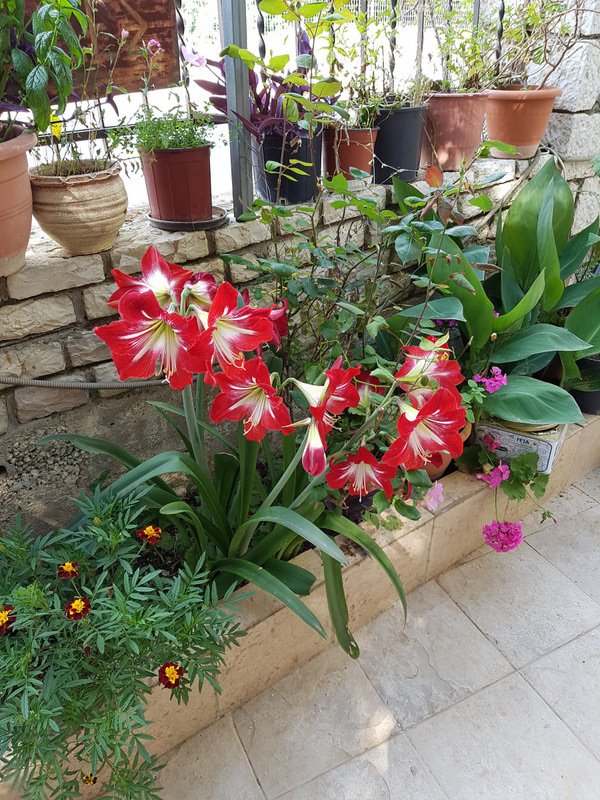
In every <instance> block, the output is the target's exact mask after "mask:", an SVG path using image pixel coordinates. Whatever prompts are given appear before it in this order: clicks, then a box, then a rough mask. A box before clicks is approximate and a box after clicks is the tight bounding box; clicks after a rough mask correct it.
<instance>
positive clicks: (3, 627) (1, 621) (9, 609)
mask: <svg viewBox="0 0 600 800" xmlns="http://www.w3.org/2000/svg"><path fill="white" fill-rule="evenodd" d="M14 610H15V608H14V606H2V608H0V636H3V635H4V634H5V633H8V629H9V628H10V627H11V625H12V624H13V623H14V621H15V614H14Z"/></svg>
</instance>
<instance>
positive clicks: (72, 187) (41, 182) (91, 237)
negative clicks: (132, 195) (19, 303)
mask: <svg viewBox="0 0 600 800" xmlns="http://www.w3.org/2000/svg"><path fill="white" fill-rule="evenodd" d="M92 163H93V162H91V161H90V162H86V161H83V162H82V166H84V168H85V166H86V165H87V164H89V165H90V166H91V165H92ZM40 171H43V167H36V168H34V169H32V170H31V171H30V173H29V175H30V178H31V189H32V192H33V216H34V217H35V218H36V220H37V221H38V223H39V226H40V228H41V229H42V230H43V231H44V233H47V234H48V236H49V237H50V238H51V239H54V241H55V242H58V244H60V245H61V247H62V248H63V249H64V250H65V252H66V253H67V254H68V255H70V256H82V255H88V254H90V253H101V252H102V251H103V250H110V248H111V247H112V246H113V244H114V242H115V239H116V238H117V234H118V232H119V230H120V229H121V226H122V225H123V223H124V222H125V213H126V211H127V192H126V191H125V184H124V183H123V180H122V179H121V176H120V174H119V173H120V171H121V167H120V166H119V164H111V165H109V166H108V167H107V168H106V169H103V170H101V171H99V172H86V173H83V174H80V175H69V176H68V177H62V176H54V175H44V174H40Z"/></svg>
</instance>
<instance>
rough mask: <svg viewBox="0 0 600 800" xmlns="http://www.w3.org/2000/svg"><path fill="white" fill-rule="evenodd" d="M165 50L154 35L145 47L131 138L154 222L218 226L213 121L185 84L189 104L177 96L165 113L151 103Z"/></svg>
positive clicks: (191, 56)
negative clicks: (212, 156) (212, 158)
mask: <svg viewBox="0 0 600 800" xmlns="http://www.w3.org/2000/svg"><path fill="white" fill-rule="evenodd" d="M161 50H162V48H161V45H160V43H159V42H158V41H157V40H156V39H150V40H149V41H148V42H147V43H144V44H143V45H142V47H141V56H142V58H143V59H144V61H145V64H146V70H145V72H144V74H143V77H142V81H143V85H142V97H143V104H142V108H141V110H140V112H139V114H138V117H137V119H136V122H135V125H134V128H133V136H132V141H133V145H134V147H135V149H136V150H137V152H138V153H139V155H140V158H141V162H142V168H143V171H144V180H145V182H146V190H147V192H148V200H149V204H150V223H151V224H152V225H154V226H155V227H157V228H163V229H165V230H196V229H200V228H208V227H214V226H216V225H219V224H221V223H222V222H223V221H224V219H225V214H224V212H222V213H221V212H217V214H216V216H215V214H214V213H213V205H212V187H211V170H210V153H211V149H212V147H213V143H212V140H211V136H212V130H213V121H212V119H211V117H210V116H209V115H208V114H207V113H206V112H204V111H200V110H199V109H197V108H196V107H195V106H194V105H193V104H192V102H191V100H190V96H189V92H188V89H187V86H185V85H184V87H183V94H184V96H185V101H184V103H185V107H184V108H182V107H181V102H180V99H179V97H178V99H177V102H176V104H175V106H174V107H173V108H171V109H170V110H169V111H167V112H166V113H165V112H164V111H161V110H159V109H157V108H155V107H154V106H153V105H152V103H151V102H150V91H151V89H152V76H153V72H154V64H155V58H156V56H157V55H159V54H160V52H161ZM184 55H185V57H186V58H187V59H188V60H189V61H190V62H191V63H193V64H195V65H199V66H203V65H205V64H206V59H204V58H203V57H202V56H199V55H198V54H196V53H194V52H193V51H188V50H186V51H185V53H184Z"/></svg>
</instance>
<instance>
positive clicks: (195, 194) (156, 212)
mask: <svg viewBox="0 0 600 800" xmlns="http://www.w3.org/2000/svg"><path fill="white" fill-rule="evenodd" d="M210 150H211V148H210V147H209V146H208V145H206V146H205V147H186V148H182V149H178V150H154V151H152V152H151V153H142V154H141V158H142V167H143V169H144V179H145V181H146V190H147V192H148V201H149V203H150V216H151V217H152V218H154V219H159V220H165V221H175V222H200V221H202V220H208V219H212V213H213V212H212V191H211V185H210Z"/></svg>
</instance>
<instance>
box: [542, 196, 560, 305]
mask: <svg viewBox="0 0 600 800" xmlns="http://www.w3.org/2000/svg"><path fill="white" fill-rule="evenodd" d="M553 214H554V181H551V182H550V183H549V184H548V188H547V189H546V194H545V195H544V200H543V201H542V206H541V208H540V214H539V217H538V223H537V249H538V259H539V269H540V270H541V269H543V270H544V271H545V273H546V281H545V284H544V299H543V307H544V311H549V310H550V309H551V308H554V306H555V305H556V304H557V303H558V301H559V300H560V298H561V295H562V293H563V289H564V285H563V282H562V280H561V277H560V262H559V260H558V250H557V248H556V243H555V241H554V229H553V224H552V220H553Z"/></svg>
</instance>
